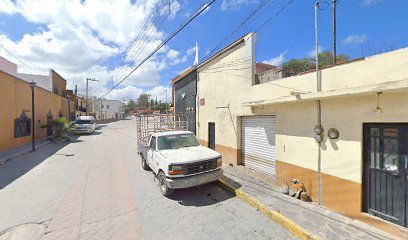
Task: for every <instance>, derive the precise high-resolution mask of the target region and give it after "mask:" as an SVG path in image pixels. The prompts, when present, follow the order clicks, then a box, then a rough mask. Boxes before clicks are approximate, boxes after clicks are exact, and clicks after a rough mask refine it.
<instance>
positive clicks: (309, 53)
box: [307, 45, 324, 57]
mask: <svg viewBox="0 0 408 240" xmlns="http://www.w3.org/2000/svg"><path fill="white" fill-rule="evenodd" d="M318 49H319V53H321V52H323V51H324V48H323V47H322V46H320V45H319V48H318ZM307 55H308V56H309V57H316V46H315V47H314V48H313V49H312V50H310V51H309V52H308V53H307Z"/></svg>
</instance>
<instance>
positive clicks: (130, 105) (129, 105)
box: [125, 99, 137, 115]
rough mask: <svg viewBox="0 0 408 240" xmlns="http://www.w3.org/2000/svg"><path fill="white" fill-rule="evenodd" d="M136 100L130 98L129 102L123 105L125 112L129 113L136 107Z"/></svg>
mask: <svg viewBox="0 0 408 240" xmlns="http://www.w3.org/2000/svg"><path fill="white" fill-rule="evenodd" d="M136 106H137V105H136V102H135V101H134V100H132V99H130V100H129V102H128V103H127V104H126V106H125V114H126V115H127V114H129V112H130V111H133V110H134V109H135V108H136Z"/></svg>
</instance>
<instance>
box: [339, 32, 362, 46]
mask: <svg viewBox="0 0 408 240" xmlns="http://www.w3.org/2000/svg"><path fill="white" fill-rule="evenodd" d="M366 41H367V36H366V35H365V34H362V35H356V34H350V35H348V36H347V37H346V38H345V39H343V41H342V43H343V44H344V45H356V44H362V43H365V42H366Z"/></svg>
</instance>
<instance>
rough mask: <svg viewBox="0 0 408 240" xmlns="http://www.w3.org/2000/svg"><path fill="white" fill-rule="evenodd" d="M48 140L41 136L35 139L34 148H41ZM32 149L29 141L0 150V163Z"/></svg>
mask: <svg viewBox="0 0 408 240" xmlns="http://www.w3.org/2000/svg"><path fill="white" fill-rule="evenodd" d="M49 143H50V141H49V140H48V139H47V138H42V139H38V140H35V148H36V149H37V148H41V147H43V146H45V145H47V144H49ZM31 149H32V145H31V142H30V143H27V144H23V145H21V146H18V147H14V148H11V149H8V150H6V151H1V152H0V165H3V164H5V163H6V162H7V161H9V160H10V159H12V158H14V157H17V156H20V155H22V154H24V153H27V152H29V151H31Z"/></svg>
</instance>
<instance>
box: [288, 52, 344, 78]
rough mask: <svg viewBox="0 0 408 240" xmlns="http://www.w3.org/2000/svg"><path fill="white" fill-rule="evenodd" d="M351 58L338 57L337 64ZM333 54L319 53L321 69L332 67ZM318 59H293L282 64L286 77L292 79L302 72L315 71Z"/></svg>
mask: <svg viewBox="0 0 408 240" xmlns="http://www.w3.org/2000/svg"><path fill="white" fill-rule="evenodd" d="M349 59H350V58H349V57H348V56H347V55H345V54H339V55H337V56H336V60H337V63H342V62H347V61H349ZM332 62H333V53H332V52H331V51H324V52H321V53H319V67H326V66H330V65H332ZM315 63H316V59H315V58H314V57H307V58H301V59H291V60H289V61H287V62H285V63H283V64H282V67H283V69H284V77H290V76H293V75H297V74H299V73H302V72H307V71H310V70H313V69H315V67H316V65H315Z"/></svg>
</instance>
